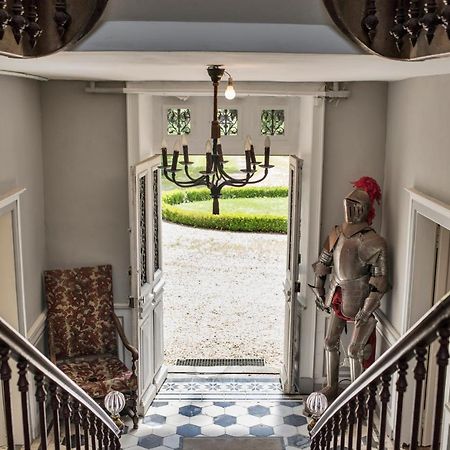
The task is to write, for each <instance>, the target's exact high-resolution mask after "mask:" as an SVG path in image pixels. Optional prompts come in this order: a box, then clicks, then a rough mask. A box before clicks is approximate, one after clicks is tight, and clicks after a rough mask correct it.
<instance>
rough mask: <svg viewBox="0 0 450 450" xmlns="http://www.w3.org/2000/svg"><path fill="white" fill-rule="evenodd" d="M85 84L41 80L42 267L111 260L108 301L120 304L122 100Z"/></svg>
mask: <svg viewBox="0 0 450 450" xmlns="http://www.w3.org/2000/svg"><path fill="white" fill-rule="evenodd" d="M85 87H86V84H85V83H82V82H53V81H52V82H48V83H46V84H44V85H42V111H43V147H44V167H45V193H46V205H45V207H46V208H45V216H46V225H47V227H46V239H47V258H48V266H49V268H64V267H77V266H83V265H84V266H86V265H97V264H112V266H113V285H114V299H115V302H116V303H126V302H127V301H128V295H129V283H128V266H129V263H130V259H129V236H128V193H127V145H126V99H125V96H124V95H97V94H87V93H85V91H84V89H85Z"/></svg>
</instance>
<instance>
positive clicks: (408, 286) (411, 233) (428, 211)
mask: <svg viewBox="0 0 450 450" xmlns="http://www.w3.org/2000/svg"><path fill="white" fill-rule="evenodd" d="M406 191H407V192H408V194H409V221H408V231H407V249H406V266H405V288H404V294H403V311H404V314H403V321H402V334H404V333H406V331H407V330H408V328H409V327H410V326H411V325H412V323H410V322H411V315H412V306H413V305H412V303H413V298H414V293H413V281H414V277H415V275H416V271H417V263H416V254H415V247H416V245H415V243H416V233H417V227H418V220H420V219H419V216H423V217H425V218H427V219H429V220H431V221H432V222H434V223H435V224H437V225H440V226H441V227H444V228H446V229H447V230H450V205H448V204H446V203H444V202H441V201H440V200H437V199H435V198H433V197H431V196H429V195H426V194H424V193H422V192H420V191H418V190H417V189H414V188H407V189H406Z"/></svg>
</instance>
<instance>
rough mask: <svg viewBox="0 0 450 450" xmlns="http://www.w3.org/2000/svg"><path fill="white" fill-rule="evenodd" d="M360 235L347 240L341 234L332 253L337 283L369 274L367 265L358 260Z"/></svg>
mask: <svg viewBox="0 0 450 450" xmlns="http://www.w3.org/2000/svg"><path fill="white" fill-rule="evenodd" d="M361 244H362V242H361V233H357V234H355V235H353V236H351V237H349V238H347V237H345V235H344V233H341V235H340V236H339V239H338V241H337V243H336V246H335V248H334V251H333V266H334V276H335V277H336V279H337V280H338V281H347V280H355V279H358V278H361V277H363V276H364V275H368V274H369V270H370V267H369V265H368V264H367V263H366V262H364V261H362V260H361V258H360V253H359V251H360V247H361Z"/></svg>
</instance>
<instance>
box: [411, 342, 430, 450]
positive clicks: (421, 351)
mask: <svg viewBox="0 0 450 450" xmlns="http://www.w3.org/2000/svg"><path fill="white" fill-rule="evenodd" d="M415 353H416V361H417V363H416V367H415V369H414V379H415V380H416V390H415V394H414V412H413V421H412V431H411V450H417V446H418V445H419V442H418V436H419V428H420V415H421V412H422V389H423V381H424V380H425V377H426V374H427V369H426V367H425V357H426V354H427V349H426V347H425V346H424V345H422V344H420V345H418V346H417V347H416V349H415Z"/></svg>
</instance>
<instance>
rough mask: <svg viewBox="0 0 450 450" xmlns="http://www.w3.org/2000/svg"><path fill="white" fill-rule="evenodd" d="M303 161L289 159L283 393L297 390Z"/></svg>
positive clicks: (298, 373) (295, 158) (298, 375)
mask: <svg viewBox="0 0 450 450" xmlns="http://www.w3.org/2000/svg"><path fill="white" fill-rule="evenodd" d="M302 165H303V161H302V160H301V159H299V158H297V157H295V156H291V157H290V160H289V199H288V205H289V211H288V232H287V258H286V279H285V282H284V296H285V338H284V364H283V368H282V373H281V380H282V383H283V389H284V392H286V393H295V392H298V391H299V380H300V324H301V312H302V309H303V306H302V304H301V302H300V298H299V291H300V283H299V265H300V217H301V188H302Z"/></svg>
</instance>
